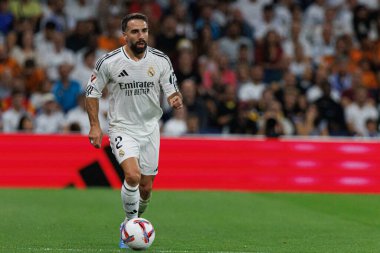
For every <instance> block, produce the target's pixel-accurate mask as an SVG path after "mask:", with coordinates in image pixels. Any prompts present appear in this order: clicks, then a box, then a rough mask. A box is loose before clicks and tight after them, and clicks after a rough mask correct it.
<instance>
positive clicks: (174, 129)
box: [162, 109, 187, 136]
mask: <svg viewBox="0 0 380 253" xmlns="http://www.w3.org/2000/svg"><path fill="white" fill-rule="evenodd" d="M186 113H187V112H186V109H183V110H174V111H173V116H172V117H171V118H170V119H169V120H167V121H166V122H165V124H164V126H163V129H162V133H163V134H164V135H166V136H181V135H183V134H185V133H186V132H187V123H186V117H187V115H186Z"/></svg>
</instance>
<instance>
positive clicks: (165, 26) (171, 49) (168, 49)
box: [156, 15, 184, 61]
mask: <svg viewBox="0 0 380 253" xmlns="http://www.w3.org/2000/svg"><path fill="white" fill-rule="evenodd" d="M161 23H162V25H161V26H160V27H161V28H160V31H159V33H158V34H157V36H156V47H157V49H159V50H161V51H162V52H164V53H165V54H167V55H168V56H169V58H170V59H171V60H172V61H174V60H175V59H176V57H177V46H178V43H179V42H180V41H181V40H182V39H183V38H184V37H182V36H181V35H179V34H178V33H177V20H176V19H175V17H174V16H171V15H170V16H165V17H163V20H162V22H161Z"/></svg>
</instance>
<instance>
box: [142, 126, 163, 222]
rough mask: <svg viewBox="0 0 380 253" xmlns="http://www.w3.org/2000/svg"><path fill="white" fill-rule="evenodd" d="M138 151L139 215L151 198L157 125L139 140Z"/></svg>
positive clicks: (157, 145) (155, 167)
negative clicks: (139, 171) (139, 148)
mask: <svg viewBox="0 0 380 253" xmlns="http://www.w3.org/2000/svg"><path fill="white" fill-rule="evenodd" d="M140 144H141V153H140V161H139V163H140V168H141V180H140V204H139V217H140V216H141V214H142V213H144V212H145V210H146V208H147V207H148V204H149V202H150V199H151V194H152V188H153V181H154V178H155V176H156V175H157V173H158V157H159V148H160V132H159V127H158V126H157V128H156V129H155V131H153V132H152V134H150V135H149V136H147V137H146V138H144V139H143V140H142V141H141V143H140Z"/></svg>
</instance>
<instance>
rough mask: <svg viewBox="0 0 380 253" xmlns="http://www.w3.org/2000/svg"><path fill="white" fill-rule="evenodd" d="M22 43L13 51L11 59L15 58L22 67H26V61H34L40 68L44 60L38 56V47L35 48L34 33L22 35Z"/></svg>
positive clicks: (26, 32) (29, 31) (27, 32)
mask: <svg viewBox="0 0 380 253" xmlns="http://www.w3.org/2000/svg"><path fill="white" fill-rule="evenodd" d="M19 40H20V42H19V43H18V45H16V46H15V47H14V48H13V50H12V54H11V57H12V58H14V59H15V60H16V61H17V63H18V64H19V65H20V66H24V65H25V61H26V60H28V59H32V60H33V61H34V62H35V63H36V65H38V66H40V65H41V63H42V60H41V59H40V55H39V54H38V52H37V50H36V47H35V46H34V34H33V31H31V30H28V31H25V32H23V33H22V34H21V36H20V39H19Z"/></svg>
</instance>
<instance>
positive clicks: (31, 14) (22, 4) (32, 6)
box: [9, 0, 42, 28]
mask: <svg viewBox="0 0 380 253" xmlns="http://www.w3.org/2000/svg"><path fill="white" fill-rule="evenodd" d="M9 8H10V10H11V12H12V13H13V15H14V16H15V18H16V20H28V22H29V23H31V26H32V27H33V28H35V27H36V25H37V23H38V21H39V20H40V18H41V17H42V6H41V3H40V1H38V0H11V1H10V2H9Z"/></svg>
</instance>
